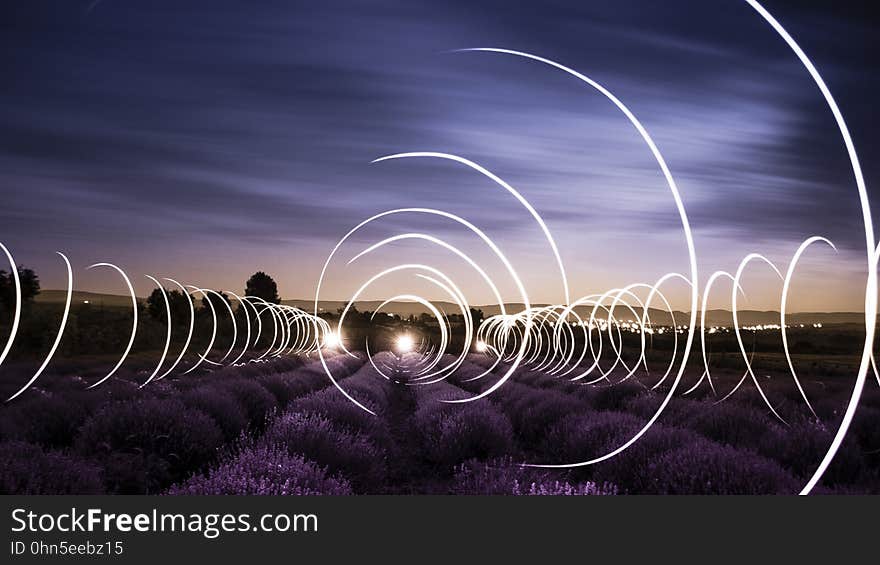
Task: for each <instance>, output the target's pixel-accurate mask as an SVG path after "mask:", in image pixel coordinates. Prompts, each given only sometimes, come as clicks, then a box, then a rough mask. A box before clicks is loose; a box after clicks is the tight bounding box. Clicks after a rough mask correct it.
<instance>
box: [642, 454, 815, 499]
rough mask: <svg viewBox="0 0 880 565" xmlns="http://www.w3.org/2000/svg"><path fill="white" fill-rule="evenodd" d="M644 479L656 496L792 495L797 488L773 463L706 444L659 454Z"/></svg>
mask: <svg viewBox="0 0 880 565" xmlns="http://www.w3.org/2000/svg"><path fill="white" fill-rule="evenodd" d="M647 476H648V477H650V484H651V487H650V490H649V492H653V493H656V494H793V493H796V492H797V491H798V490H799V487H800V482H799V481H797V480H796V479H795V478H794V477H793V476H792V475H791V474H790V473H788V472H786V471H785V470H784V469H783V468H782V467H780V466H779V464H778V463H776V462H775V461H772V460H770V459H767V458H765V457H762V456H760V455H757V454H755V453H752V452H750V451H742V450H738V449H735V448H733V447H730V446H728V445H719V444H716V443H712V442H709V441H699V442H696V443H693V444H690V445H687V446H683V447H679V448H677V449H674V450H672V451H668V452H666V453H664V454H662V455H660V456H659V457H657V458H656V459H655V460H653V461H652V462H651V464H650V465H648V468H647Z"/></svg>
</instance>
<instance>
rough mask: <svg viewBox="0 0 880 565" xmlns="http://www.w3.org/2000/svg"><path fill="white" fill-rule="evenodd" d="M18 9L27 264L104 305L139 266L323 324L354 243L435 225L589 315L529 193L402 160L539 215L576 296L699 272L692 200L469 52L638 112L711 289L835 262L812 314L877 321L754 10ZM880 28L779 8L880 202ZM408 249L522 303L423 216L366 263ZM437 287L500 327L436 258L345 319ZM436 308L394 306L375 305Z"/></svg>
mask: <svg viewBox="0 0 880 565" xmlns="http://www.w3.org/2000/svg"><path fill="white" fill-rule="evenodd" d="M5 4H9V5H8V6H7V5H4V6H3V7H2V8H0V44H2V51H0V58H2V65H3V68H4V69H5V72H4V81H3V86H2V87H0V194H2V206H0V241H3V242H4V243H5V244H6V245H7V246H8V247H10V249H11V250H12V252H13V253H14V254H15V256H16V258H17V260H19V261H20V262H21V263H24V264H25V265H28V266H32V267H33V268H35V269H36V270H37V271H38V273H39V275H40V276H41V278H42V280H43V286H44V288H60V287H62V285H63V281H64V277H63V273H62V271H61V264H60V262H59V261H58V259H57V257H56V256H55V255H54V251H56V250H59V251H64V252H66V253H68V254H69V255H70V257H71V259H72V261H73V263H74V266H75V267H76V269H77V271H76V273H75V274H76V277H77V284H76V286H77V288H78V289H80V290H95V291H107V292H115V293H122V292H123V288H122V287H121V285H120V282H119V281H118V280H116V279H114V278H113V276H112V275H111V274H109V273H108V272H106V271H104V272H94V271H93V272H90V273H86V272H85V271H83V267H85V266H86V265H88V264H90V263H92V262H96V261H111V262H115V263H118V264H119V265H120V266H121V267H123V268H125V269H126V270H127V271H128V272H129V273H130V274H131V275H132V276H133V277H134V278H135V280H136V284H137V287H138V292H139V293H140V294H146V293H147V292H148V291H149V285H148V283H147V281H146V279H145V278H144V277H143V274H145V273H149V274H154V275H157V276H170V277H174V278H177V279H179V280H181V281H185V282H188V283H192V284H198V285H202V286H211V287H214V288H222V289H230V290H234V291H239V290H241V289H242V287H243V283H244V280H245V279H246V278H247V276H248V275H249V274H251V273H252V272H254V271H255V270H258V269H262V270H266V271H268V272H269V273H270V274H272V275H273V276H274V277H275V278H276V279H277V280H278V281H279V286H280V290H281V293H282V295H283V296H284V297H288V298H294V297H297V298H307V297H311V296H312V295H313V291H314V287H315V283H316V280H317V276H318V273H319V271H320V267H321V265H322V264H323V262H324V259H325V258H326V256H327V254H328V253H329V251H330V249H331V248H332V246H333V245H334V244H335V242H336V241H337V240H338V238H339V237H341V236H342V235H343V234H344V233H345V232H346V231H347V230H348V229H350V228H351V227H352V226H354V225H355V224H357V223H358V222H359V221H361V220H362V219H364V218H366V217H368V216H369V215H372V214H374V213H377V212H381V211H384V210H386V209H389V208H396V207H410V206H424V207H434V208H439V209H443V210H448V211H450V212H453V213H456V214H460V215H461V216H463V217H466V218H467V219H469V220H470V221H472V222H474V223H475V224H477V225H479V226H480V227H481V228H483V229H484V230H485V231H486V232H487V234H489V235H490V236H491V237H492V238H493V239H495V240H496V241H497V242H498V243H499V245H501V246H502V248H503V250H504V252H505V253H506V254H507V255H508V256H509V257H510V259H511V260H512V262H513V263H514V266H515V267H516V268H517V270H518V271H519V272H520V274H521V275H522V277H523V279H524V281H525V282H526V284H527V287H528V291H529V295H530V297H531V298H532V299H533V300H535V301H539V302H551V301H553V302H555V301H561V300H562V292H561V291H562V286H561V283H560V281H559V278H558V276H557V275H556V271H555V270H554V263H553V262H552V260H551V255H550V251H549V249H548V247H547V245H546V243H545V242H544V240H543V239H542V238H541V232H540V231H539V230H538V228H537V226H536V225H535V224H534V222H532V221H531V219H530V217H529V216H528V215H527V214H526V213H525V211H524V210H523V209H522V208H521V207H520V206H519V205H518V204H517V203H516V202H515V201H514V200H513V199H512V198H511V197H510V196H509V195H508V194H506V193H504V192H502V191H501V190H499V189H498V188H497V187H495V186H493V185H492V184H491V182H489V181H488V180H487V179H486V178H484V177H482V176H480V175H478V174H476V173H474V172H472V171H468V170H466V169H465V168H464V167H462V166H461V165H457V164H455V163H450V162H439V161H431V160H425V159H420V160H412V161H400V162H389V163H381V164H375V165H371V164H370V161H371V160H372V159H374V158H377V157H380V156H382V155H386V154H390V153H396V152H402V151H439V152H448V153H454V154H457V155H461V156H462V157H466V158H468V159H471V160H473V161H476V162H478V163H480V164H481V165H483V166H485V167H487V168H488V169H490V170H491V171H493V172H494V173H496V174H498V175H499V176H501V177H502V178H504V179H505V180H507V181H508V182H510V183H511V184H512V185H513V186H515V187H516V188H517V189H519V190H520V191H521V192H522V193H523V194H524V195H525V197H526V198H528V199H529V201H530V202H531V203H532V204H533V205H534V206H535V207H536V208H537V210H538V211H539V212H540V213H541V214H542V215H543V217H544V218H545V219H546V221H547V223H548V225H549V226H550V229H551V230H552V232H553V233H554V235H555V236H556V238H557V240H558V242H559V246H560V250H561V253H562V256H563V259H564V261H565V263H566V267H567V269H568V271H569V279H570V280H569V282H570V285H571V288H572V293H573V295H574V296H581V295H584V294H588V293H592V292H597V291H598V292H601V291H604V290H606V289H608V288H610V287H613V286H619V285H624V284H628V283H633V282H653V280H655V279H656V278H657V277H658V276H660V275H662V274H664V273H666V272H668V271H680V272H686V270H687V262H686V257H687V256H686V251H685V246H684V239H683V237H682V234H681V230H680V226H679V223H678V219H677V213H676V210H675V208H674V205H673V201H672V198H671V197H670V195H669V192H668V189H667V188H666V186H665V184H664V182H663V179H662V177H661V175H660V173H659V171H658V168H657V166H656V163H655V162H654V161H653V160H652V158H651V155H650V153H649V152H648V150H647V148H646V147H645V146H644V144H643V143H642V142H641V140H640V139H639V137H638V135H637V134H636V132H635V130H634V129H633V128H632V127H631V126H630V125H629V124H628V122H627V121H626V120H625V118H624V117H623V116H622V115H621V114H620V112H619V111H617V110H616V109H615V108H614V107H613V106H612V105H611V104H610V103H609V102H608V101H607V100H605V99H603V98H602V97H601V96H599V95H598V94H596V93H595V92H594V91H591V90H589V89H588V88H587V87H585V85H582V84H579V83H578V82H577V81H575V80H574V79H572V78H571V77H568V76H566V75H564V74H562V73H561V72H559V71H554V70H552V69H550V68H548V67H545V66H542V65H539V64H537V63H534V62H529V61H525V60H521V59H516V58H513V57H509V56H502V55H495V54H483V53H465V54H450V53H448V52H447V51H449V50H452V49H458V48H466V47H481V46H491V47H503V48H509V49H516V50H523V51H529V52H533V53H535V54H538V55H542V56H546V57H549V58H552V59H555V60H557V61H559V62H561V63H563V64H566V65H568V66H571V67H573V68H575V69H577V70H579V71H581V72H584V73H586V74H588V75H590V76H591V77H593V78H595V79H596V80H598V81H599V82H601V83H602V84H603V85H605V86H606V87H607V88H609V89H610V90H611V91H612V92H614V93H615V94H616V95H617V96H618V97H619V98H621V99H622V100H623V101H624V103H626V104H627V105H628V106H629V107H630V108H631V109H632V110H633V112H634V113H635V114H636V115H637V116H638V117H639V118H640V119H641V120H642V122H643V123H644V124H645V126H646V127H647V129H648V131H649V132H651V134H652V135H653V136H654V138H655V140H656V142H657V144H658V146H659V147H660V150H661V151H662V152H663V154H664V156H665V157H666V159H667V161H668V163H669V166H670V168H671V170H672V172H673V174H674V175H675V177H676V179H677V181H678V182H679V184H680V188H681V191H682V195H683V198H684V201H685V205H686V207H687V210H688V213H689V215H690V218H691V221H692V225H693V227H694V232H695V235H696V242H697V252H698V255H699V257H700V267H701V270H702V278H703V280H705V277H707V276H708V274H709V273H710V272H711V271H712V270H714V269H722V268H723V269H727V270H731V271H732V270H734V269H735V268H736V266H737V263H738V261H739V260H740V259H741V258H742V257H743V256H744V255H745V254H747V253H749V252H752V251H758V252H763V253H766V254H767V255H768V256H769V257H770V258H771V259H773V260H776V261H778V264H779V265H780V268H783V269H784V268H785V266H786V264H787V260H788V258H789V256H790V255H791V253H793V252H794V250H795V248H796V247H797V245H798V244H799V243H800V241H802V240H803V239H805V238H806V237H808V236H810V235H824V236H827V237H829V238H831V239H832V240H834V242H835V243H836V244H837V245H838V248H839V253H837V254H834V253H832V252H829V251H826V250H821V249H819V248H816V249H815V250H814V251H813V252H811V253H810V254H809V255H808V256H807V257H806V258H805V260H804V263H803V271H802V275H800V276H799V277H798V279H797V282H796V284H795V287H794V290H793V292H794V294H793V297H792V306H793V307H794V309H795V310H855V309H859V308H860V307H861V303H862V294H863V291H862V290H860V285H863V280H864V276H865V274H864V266H863V263H864V259H863V255H864V236H863V232H862V228H861V226H860V209H859V207H858V202H857V193H856V189H855V184H854V182H853V180H852V178H851V176H852V175H851V172H850V170H849V167H848V162H847V160H846V158H845V152H844V149H843V144H842V142H841V141H840V140H839V136H838V134H837V133H836V129H835V126H834V122H833V119H832V117H831V114H830V112H829V111H828V110H827V108H826V107H825V106H824V102H823V100H822V98H821V96H820V95H819V93H818V91H817V89H816V88H815V85H813V84H812V82H811V80H810V79H809V76H808V75H807V73H806V72H805V71H804V70H803V68H802V67H801V66H800V64H799V63H798V62H797V60H796V59H795V57H794V55H793V54H792V53H791V52H790V51H789V50H788V49H787V48H786V47H785V45H784V44H783V42H782V41H781V40H780V39H779V38H778V37H777V36H775V34H774V33H773V32H772V30H771V29H770V28H769V27H768V26H767V24H766V23H764V22H763V21H762V20H761V19H760V18H759V17H758V16H757V14H755V13H754V12H753V11H752V10H751V9H750V8H749V7H748V6H747V5H746V3H745V2H743V1H741V0H713V1H711V2H706V1H702V0H690V1H677V0H676V1H668V2H662V3H658V2H650V1H648V0H618V1H616V2H600V1H588V0H582V1H577V2H549V3H537V2H529V3H521V4H517V3H510V2H462V3H454V2H442V3H440V2H419V1H401V2H375V3H372V2H371V3H369V6H368V5H367V4H365V3H356V2H335V1H324V2H319V3H314V2H308V3H306V2H302V3H299V2H287V1H284V2H282V1H278V2H261V3H259V5H258V4H256V3H251V2H245V1H240V2H228V1H218V0H211V1H210V2H207V1H204V2H203V1H194V2H186V3H182V2H172V1H157V0H103V1H102V2H98V3H97V4H95V3H94V2H93V1H92V0H83V1H81V2H77V1H64V2H48V1H43V0H34V1H32V2H17V3H5ZM93 4H94V6H93ZM861 4H862V3H859V2H831V1H822V2H818V1H817V2H802V1H797V2H796V1H785V2H781V1H770V2H766V3H765V5H766V6H767V8H768V9H770V10H771V11H772V12H773V13H775V15H776V16H777V17H778V18H779V19H780V20H781V21H782V23H783V25H785V26H786V27H787V28H788V29H789V30H790V31H791V33H792V34H793V35H794V36H795V38H796V39H797V40H798V41H799V42H800V43H801V45H802V46H803V47H804V48H805V50H806V51H807V53H808V54H809V55H810V56H811V57H812V58H813V60H814V61H815V62H816V64H817V66H818V68H819V70H820V71H821V72H822V73H823V75H824V76H825V78H826V81H827V82H828V83H829V85H830V87H831V89H832V91H833V92H834V94H835V96H836V97H837V98H838V101H839V103H840V106H841V108H842V110H843V112H844V115H845V116H846V117H847V120H848V122H849V124H850V126H851V128H852V131H853V134H854V137H855V141H856V145H857V147H858V148H859V151H860V155H861V158H862V162H863V164H864V166H865V171H866V175H867V181H868V186H869V188H870V187H871V186H872V182H873V180H874V179H877V178H878V167H880V165H878V163H880V149H878V145H877V143H876V138H877V136H876V134H875V133H874V132H873V131H872V126H873V124H874V123H876V120H875V114H874V108H873V107H872V104H873V100H874V99H876V94H875V93H874V92H875V90H876V88H877V86H878V78H877V73H876V67H877V63H876V62H877V58H876V48H875V47H874V46H873V44H872V42H871V39H872V37H874V36H875V35H876V29H877V27H876V20H870V19H868V15H867V8H862V7H861ZM408 231H426V232H428V231H429V232H430V233H432V234H434V235H436V236H438V237H443V238H444V239H447V240H448V241H449V242H451V243H454V244H456V245H458V246H460V247H461V248H462V249H463V250H466V251H467V252H469V253H471V252H472V253H473V254H474V257H475V258H478V259H480V260H482V261H484V264H485V265H486V268H487V271H489V272H490V274H491V275H492V276H493V278H495V279H496V280H498V281H499V286H500V287H501V289H502V290H503V291H504V293H505V298H506V299H510V300H516V299H518V295H517V294H516V293H515V287H514V286H513V285H512V283H511V281H510V280H509V278H508V277H507V276H506V275H505V273H504V270H503V269H502V268H501V267H500V264H498V262H497V261H493V260H492V258H491V256H489V255H488V254H486V253H485V250H484V249H483V248H482V246H481V244H480V242H479V241H478V240H476V239H475V238H473V237H471V236H469V235H468V234H466V233H464V232H463V231H462V230H461V229H459V228H458V227H456V226H454V225H453V224H451V223H449V222H440V221H426V220H425V219H424V218H423V217H419V216H415V215H413V216H409V217H399V218H397V219H395V220H394V221H390V222H384V223H382V224H381V225H377V226H376V227H375V228H371V229H370V230H369V231H367V232H364V234H363V237H361V238H358V239H357V240H356V241H355V242H354V243H353V244H352V245H350V246H347V247H346V248H345V253H344V256H345V257H346V258H350V257H351V256H352V255H353V254H354V253H356V252H358V251H360V250H361V249H363V248H364V247H366V246H367V245H369V244H370V243H372V242H374V241H378V240H379V239H381V238H383V237H387V236H390V235H394V234H397V233H403V232H408ZM346 260H347V259H346ZM410 261H413V262H415V261H418V262H430V263H431V264H434V265H438V266H442V267H443V268H444V269H447V270H448V271H449V273H450V275H451V276H453V278H454V279H455V280H456V281H457V282H458V283H460V284H461V285H462V288H463V289H464V290H466V291H467V292H468V298H469V299H470V300H471V302H472V303H475V304H479V303H484V302H489V301H491V294H490V292H489V291H488V288H487V287H485V286H484V285H482V284H481V283H480V281H479V279H478V278H477V277H475V276H474V274H473V272H472V271H470V270H468V269H467V268H465V267H464V266H463V265H462V264H461V261H459V260H457V259H456V258H455V257H454V256H452V255H451V254H449V253H448V252H445V251H442V250H440V249H437V248H431V247H426V245H424V244H418V245H417V244H415V243H410V244H400V245H396V246H394V247H392V248H389V249H388V250H387V251H386V252H384V253H380V254H379V255H377V256H376V257H375V259H368V260H365V261H364V263H363V264H362V265H360V266H356V267H354V268H345V266H344V261H343V262H342V263H339V262H337V263H336V264H335V266H334V268H333V269H331V272H330V278H329V279H328V286H327V290H326V292H325V293H324V294H323V296H324V297H326V298H328V299H340V298H345V297H348V296H349V295H350V294H351V292H352V291H353V290H354V289H355V288H356V287H357V286H358V285H359V283H360V282H362V281H363V280H365V278H366V277H368V276H369V275H370V273H372V272H375V270H376V269H377V268H384V267H387V266H389V265H392V264H395V263H399V262H410ZM761 271H762V269H760V268H757V269H756V274H755V275H749V276H748V277H747V278H746V285H747V286H746V292H747V295H748V302H747V303H746V304H745V306H746V307H754V308H767V309H771V308H777V307H778V294H779V286H778V284H776V283H774V282H773V281H772V279H769V278H767V277H766V276H763V275H761V274H760V272H761ZM409 286H414V287H415V286H418V285H417V284H414V283H412V282H411V279H406V280H404V279H400V278H397V279H389V280H388V281H387V283H386V284H383V285H379V286H377V287H375V288H374V289H373V290H372V291H371V292H370V293H368V294H367V297H368V298H384V297H387V296H389V295H390V293H397V292H401V291H408V290H410V288H409ZM425 288H427V287H424V286H422V287H419V290H424V289H425ZM862 288H863V287H862ZM682 291H683V289H680V291H679V292H675V291H673V292H672V295H673V296H677V297H679V298H680V297H681V296H683V292H682ZM728 293H729V290H728V289H726V288H725V289H724V290H723V292H721V291H719V293H718V294H719V296H718V297H717V299H715V300H713V302H712V303H713V305H715V306H718V307H725V305H726V303H727V300H726V299H725V296H726V295H727V294H728ZM427 294H428V295H431V294H432V293H430V292H427ZM433 294H434V296H436V297H438V298H439V297H440V296H441V295H440V294H437V293H433ZM679 305H681V303H680V302H679Z"/></svg>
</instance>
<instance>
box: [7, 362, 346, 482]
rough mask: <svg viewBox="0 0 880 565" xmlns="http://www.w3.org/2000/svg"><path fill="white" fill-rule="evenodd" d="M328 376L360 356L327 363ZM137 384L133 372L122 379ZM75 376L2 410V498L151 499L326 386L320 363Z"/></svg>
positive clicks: (342, 370)
mask: <svg viewBox="0 0 880 565" xmlns="http://www.w3.org/2000/svg"><path fill="white" fill-rule="evenodd" d="M328 363H330V364H332V366H333V370H334V374H336V375H339V376H340V377H344V376H345V375H348V374H351V373H353V372H354V371H356V370H357V369H358V368H359V367H360V366H361V365H362V364H363V363H364V360H363V359H362V358H352V357H349V356H345V355H337V356H334V357H332V358H331V359H330V360H329V361H328ZM130 376H132V377H136V376H137V375H130ZM137 382H138V381H137V379H136V378H132V379H128V378H117V379H114V380H113V381H112V382H108V383H106V384H107V386H105V387H102V388H99V389H94V390H85V383H84V382H83V381H82V379H79V378H77V377H68V378H59V379H53V384H52V385H51V386H49V387H48V388H39V389H34V390H33V391H29V394H28V395H27V396H26V397H23V398H21V399H20V400H18V401H17V402H15V403H10V404H7V405H3V406H2V407H0V493H3V494H91V493H118V494H145V493H159V492H162V491H164V490H165V489H167V488H168V487H170V486H171V485H173V484H175V483H178V482H180V481H181V480H184V479H186V478H187V477H189V476H191V475H193V474H194V473H198V472H200V471H203V470H205V469H207V468H209V467H210V466H211V465H212V464H213V463H214V462H215V461H217V460H218V458H221V459H222V458H223V457H224V456H225V455H224V454H225V453H228V452H232V451H235V450H236V449H237V447H236V446H237V445H238V443H240V442H241V441H243V440H242V439H241V438H251V437H257V436H260V435H262V434H264V433H265V430H266V428H267V426H268V425H269V424H270V423H271V422H272V421H273V420H274V419H275V415H276V414H277V413H279V412H280V411H282V410H284V409H285V408H286V407H287V406H288V405H289V404H290V403H291V402H293V401H294V400H295V399H297V398H300V397H302V396H305V395H307V394H309V393H310V392H312V391H314V390H318V389H321V388H323V387H325V386H326V384H327V377H326V375H325V374H324V371H323V368H322V367H321V365H320V361H315V360H309V359H297V358H292V359H277V360H274V361H272V362H268V363H253V364H249V365H244V366H239V367H228V368H223V369H219V370H216V371H213V372H206V373H203V374H201V375H198V376H189V377H187V378H181V379H177V380H164V381H161V382H159V383H156V386H151V387H148V388H143V389H139V388H138V386H137V384H136V383H137Z"/></svg>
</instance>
